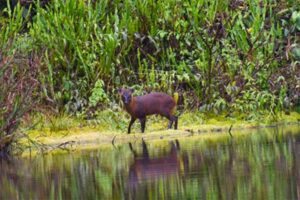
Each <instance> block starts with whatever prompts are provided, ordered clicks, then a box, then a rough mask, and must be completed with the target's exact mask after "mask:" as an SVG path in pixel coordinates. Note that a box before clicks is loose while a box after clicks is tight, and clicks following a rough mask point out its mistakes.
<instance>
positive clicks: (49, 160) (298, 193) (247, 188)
mask: <svg viewBox="0 0 300 200" xmlns="http://www.w3.org/2000/svg"><path fill="white" fill-rule="evenodd" d="M241 132H242V131H241ZM250 132H251V133H249V134H243V133H239V134H235V133H234V132H233V137H230V136H224V137H220V138H219V137H214V138H212V139H203V137H198V136H196V137H195V136H193V137H188V138H185V139H180V140H170V141H167V140H162V141H147V140H146V141H145V142H143V141H134V142H133V143H127V144H122V145H117V146H115V147H99V148H98V149H96V150H89V151H87V150H85V151H80V152H78V151H76V152H71V153H61V154H53V155H44V156H34V157H32V158H11V159H9V160H1V161H0V173H1V176H0V199H9V200H10V199H141V200H144V199H272V200H273V199H300V126H296V127H293V128H292V129H291V128H283V127H281V128H277V129H259V130H251V131H250ZM212 134H221V133H212ZM225 134H226V133H225ZM225 134H224V135H225ZM226 135H228V134H226Z"/></svg>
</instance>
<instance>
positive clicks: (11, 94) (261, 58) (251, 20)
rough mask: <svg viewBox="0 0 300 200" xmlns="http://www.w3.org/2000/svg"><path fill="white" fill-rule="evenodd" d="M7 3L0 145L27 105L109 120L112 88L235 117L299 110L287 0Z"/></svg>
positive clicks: (0, 14) (2, 28) (0, 56)
mask: <svg viewBox="0 0 300 200" xmlns="http://www.w3.org/2000/svg"><path fill="white" fill-rule="evenodd" d="M15 2H16V1H7V5H6V6H1V7H0V9H1V10H0V84H1V88H3V89H1V91H0V151H1V150H2V149H3V147H4V146H6V147H5V148H4V149H5V152H8V151H9V150H8V149H7V148H8V146H9V144H10V143H11V141H12V138H13V136H12V135H13V133H14V132H15V131H16V130H17V127H18V124H20V120H21V119H22V118H23V119H24V117H23V116H24V115H26V116H27V114H28V113H30V114H31V116H32V115H33V116H34V118H36V117H38V116H39V114H37V113H38V112H41V111H42V113H43V115H44V116H42V117H41V119H44V118H47V119H48V116H49V115H50V118H51V117H53V116H55V117H54V118H53V119H49V121H52V122H54V121H55V120H56V119H55V118H57V116H69V115H72V116H74V117H76V119H75V121H76V120H80V121H81V122H80V124H83V125H84V124H86V123H88V122H86V120H88V121H97V120H109V119H111V120H115V121H118V117H119V115H118V114H117V112H116V111H120V106H119V98H118V95H117V94H116V89H117V88H119V87H122V86H130V87H134V88H135V90H136V91H137V92H136V93H137V94H142V93H144V92H145V91H147V92H148V91H153V90H155V91H164V92H167V93H169V94H172V93H174V92H179V93H180V95H181V97H184V100H183V102H184V107H183V109H185V110H189V109H190V110H193V111H196V112H197V111H201V112H202V113H204V112H205V113H215V114H216V115H220V114H222V115H225V116H226V117H229V118H241V119H242V120H250V121H253V120H256V121H259V120H262V118H264V117H265V116H267V117H269V118H273V119H272V120H276V119H277V118H278V115H279V113H282V112H286V113H289V112H291V111H293V110H297V109H298V112H299V95H300V90H299V88H300V83H299V74H300V68H299V62H300V54H299V52H300V46H299V32H300V28H299V27H300V24H299V23H300V7H299V4H297V3H296V0H289V1H281V0H279V1H275V0H263V1H261V0H254V1H252V0H245V1H238V0H225V1H221V0H215V1H204V0H200V1H199V0H183V1H178V0H166V1H152V0H138V1H133V0H122V1H120V0H117V1H109V0H103V1H91V0H86V1H72V0H49V1H36V2H33V3H32V1H22V5H20V4H19V3H15ZM181 99H182V98H181ZM103 110H108V111H107V113H111V116H109V117H107V118H103V117H102V116H101V115H102V112H105V111H103ZM105 116H108V115H105ZM29 119H30V118H29ZM30 120H31V119H30ZM25 121H26V120H25ZM57 121H59V120H57ZM121 121H122V120H121ZM43 122H45V121H42V122H41V123H43ZM25 124H26V123H25ZM27 124H33V123H30V122H29V123H27ZM108 124H114V123H108ZM120 124H121V125H120ZM39 126H42V125H39ZM62 126H65V128H66V129H68V126H67V125H62ZM115 126H116V127H117V128H119V126H121V128H122V126H125V125H124V123H116V125H115ZM54 129H55V128H54ZM58 129H60V128H58ZM7 137H8V138H7ZM7 145H8V146H7Z"/></svg>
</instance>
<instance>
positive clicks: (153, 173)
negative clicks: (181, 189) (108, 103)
mask: <svg viewBox="0 0 300 200" xmlns="http://www.w3.org/2000/svg"><path fill="white" fill-rule="evenodd" d="M170 145H171V150H170V151H169V152H168V154H166V155H163V156H160V157H156V158H151V157H150V156H149V152H148V148H147V145H146V143H145V141H144V140H142V155H138V154H137V152H136V151H135V150H134V148H133V147H132V144H131V143H129V147H130V150H131V151H132V153H133V155H134V162H133V164H132V165H131V166H130V169H129V187H136V186H137V185H138V184H139V183H142V182H152V181H155V180H157V179H159V178H163V177H166V176H170V175H175V174H177V173H179V172H180V160H179V155H178V153H179V150H180V145H179V142H178V140H175V141H171V142H170Z"/></svg>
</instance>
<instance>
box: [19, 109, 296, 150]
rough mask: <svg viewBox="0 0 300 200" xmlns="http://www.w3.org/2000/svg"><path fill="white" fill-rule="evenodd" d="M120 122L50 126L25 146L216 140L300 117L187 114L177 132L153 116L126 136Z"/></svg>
mask: <svg viewBox="0 0 300 200" xmlns="http://www.w3.org/2000/svg"><path fill="white" fill-rule="evenodd" d="M121 119H122V120H120V123H121V124H122V125H120V126H116V125H115V124H111V127H110V126H109V125H108V124H107V123H105V126H104V124H103V123H99V124H98V125H86V126H83V125H80V124H79V125H78V124H77V126H73V127H72V126H68V128H66V129H62V130H57V131H56V129H53V128H52V129H51V128H50V127H44V128H43V129H41V128H39V129H33V130H30V131H27V132H26V135H28V137H27V138H26V139H24V140H23V141H22V143H24V144H28V146H31V147H32V148H31V147H30V149H33V151H35V150H34V149H42V151H43V152H49V151H53V150H57V149H58V150H81V149H93V148H97V147H99V146H117V145H119V144H123V143H127V142H136V141H141V139H144V140H146V141H157V140H173V139H180V138H186V137H200V138H203V139H204V140H216V139H221V138H227V137H236V136H241V135H244V134H247V133H250V132H253V129H263V128H276V127H280V126H285V125H289V126H291V125H296V126H297V125H298V124H299V119H300V114H299V113H296V112H293V113H290V114H289V115H285V114H282V115H280V116H279V118H278V119H277V121H270V120H267V118H266V119H265V120H260V121H244V120H239V119H236V118H226V117H225V116H222V115H221V116H218V117H216V116H214V117H212V116H209V117H207V116H206V117H204V116H203V115H202V114H199V113H186V114H184V115H183V116H181V117H180V120H179V129H178V130H173V129H170V130H167V129H166V127H167V123H168V122H167V120H165V119H163V118H160V117H155V116H153V117H150V118H149V120H148V121H147V125H146V131H145V133H144V134H142V133H140V124H139V123H138V122H136V123H135V124H134V126H133V129H132V133H131V134H127V132H126V131H127V123H126V122H127V120H126V119H124V118H121ZM62 120H66V119H61V121H62ZM123 120H124V121H123ZM58 121H59V120H58ZM100 121H101V120H100ZM66 123H70V121H67V120H66ZM53 130H55V131H53ZM35 147H36V148H35ZM38 151H39V150H38Z"/></svg>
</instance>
